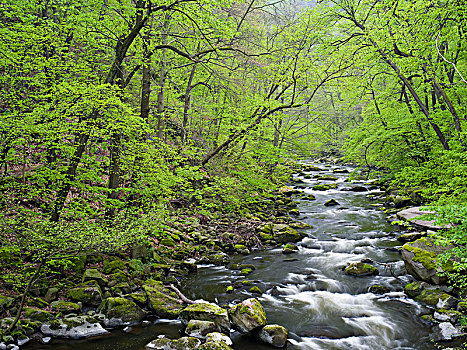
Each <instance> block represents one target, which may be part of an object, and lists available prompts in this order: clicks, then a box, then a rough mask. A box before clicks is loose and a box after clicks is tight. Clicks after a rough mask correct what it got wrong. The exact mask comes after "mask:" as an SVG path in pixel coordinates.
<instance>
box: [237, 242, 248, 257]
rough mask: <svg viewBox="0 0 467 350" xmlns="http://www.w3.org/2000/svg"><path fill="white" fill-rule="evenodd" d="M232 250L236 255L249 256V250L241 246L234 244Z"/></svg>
mask: <svg viewBox="0 0 467 350" xmlns="http://www.w3.org/2000/svg"><path fill="white" fill-rule="evenodd" d="M234 249H235V251H236V252H237V253H240V254H244V255H248V254H250V250H249V249H248V248H247V247H246V246H244V245H243V244H235V245H234Z"/></svg>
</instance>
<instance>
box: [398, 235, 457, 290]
mask: <svg viewBox="0 0 467 350" xmlns="http://www.w3.org/2000/svg"><path fill="white" fill-rule="evenodd" d="M447 249H449V247H443V246H439V245H436V244H434V243H433V241H432V240H431V239H430V238H427V237H423V238H420V239H417V240H416V241H415V242H411V243H406V244H404V246H403V247H402V251H401V253H402V260H404V264H405V268H406V269H407V272H409V273H410V274H411V275H412V276H414V277H415V278H416V279H418V280H420V281H425V282H428V283H431V284H443V283H445V282H446V280H447V277H446V276H444V275H443V272H444V271H452V270H453V264H452V261H449V262H447V263H442V262H441V261H440V260H439V259H438V255H439V254H441V253H443V252H445V251H446V250H447Z"/></svg>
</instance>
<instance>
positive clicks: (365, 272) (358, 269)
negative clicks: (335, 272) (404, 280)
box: [344, 262, 379, 277]
mask: <svg viewBox="0 0 467 350" xmlns="http://www.w3.org/2000/svg"><path fill="white" fill-rule="evenodd" d="M344 271H345V273H346V274H348V275H351V276H358V277H363V276H375V275H378V274H379V271H378V269H377V268H376V267H374V266H372V265H370V264H366V263H362V262H356V263H350V264H348V265H347V267H346V268H345V269H344Z"/></svg>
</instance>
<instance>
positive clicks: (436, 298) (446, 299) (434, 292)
mask: <svg viewBox="0 0 467 350" xmlns="http://www.w3.org/2000/svg"><path fill="white" fill-rule="evenodd" d="M415 300H417V301H419V302H421V303H424V304H427V305H432V306H436V305H438V303H440V302H441V304H444V303H450V304H455V300H456V299H455V298H454V297H453V296H451V295H449V294H447V293H445V292H443V291H441V290H440V289H439V288H436V289H423V290H422V291H421V293H420V294H419V295H417V296H416V297H415Z"/></svg>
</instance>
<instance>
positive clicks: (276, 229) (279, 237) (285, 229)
mask: <svg viewBox="0 0 467 350" xmlns="http://www.w3.org/2000/svg"><path fill="white" fill-rule="evenodd" d="M272 232H273V237H274V240H275V241H276V242H278V243H287V242H298V241H300V240H301V239H302V236H300V234H299V233H298V232H297V231H296V230H294V229H293V228H292V227H290V226H289V225H286V224H274V225H273V226H272Z"/></svg>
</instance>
